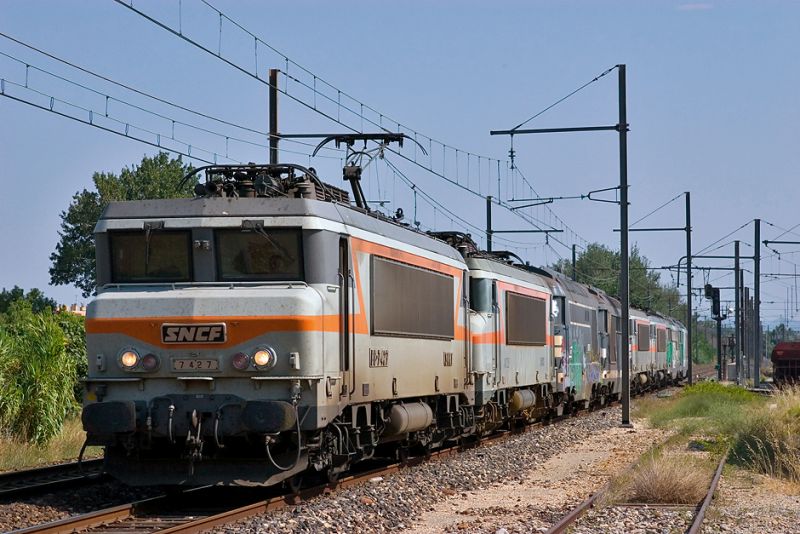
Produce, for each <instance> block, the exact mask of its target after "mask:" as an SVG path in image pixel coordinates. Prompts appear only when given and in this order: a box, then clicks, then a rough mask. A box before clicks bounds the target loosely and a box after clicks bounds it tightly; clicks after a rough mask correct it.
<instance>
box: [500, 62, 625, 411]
mask: <svg viewBox="0 0 800 534" xmlns="http://www.w3.org/2000/svg"><path fill="white" fill-rule="evenodd" d="M616 68H617V74H618V92H619V121H618V122H617V124H615V125H608V126H581V127H570V128H538V129H524V130H523V129H520V128H519V127H517V128H514V129H511V130H492V131H490V132H489V133H490V134H491V135H509V136H512V139H513V136H514V135H522V134H534V133H536V134H541V133H566V132H597V131H610V130H616V131H617V132H618V134H619V186H618V187H616V188H608V189H604V191H605V190H611V189H619V222H620V256H621V260H622V268H621V272H620V277H619V279H620V280H619V288H620V295H619V298H620V306H621V308H622V310H621V311H622V318H621V319H620V323H621V324H620V330H621V334H622V346H621V347H620V348H621V349H622V350H621V351H620V356H621V358H622V379H621V382H622V391H621V392H620V393H621V395H620V401H621V402H622V426H630V385H631V384H630V360H629V358H630V356H629V354H630V347H629V343H630V334H629V330H630V309H629V306H630V294H629V289H628V282H629V278H628V262H629V261H630V258H629V251H628V113H627V107H626V100H627V97H626V89H625V87H626V79H625V65H624V64H619V65H617V66H616ZM550 200H553V199H550ZM604 202H615V201H604ZM495 233H497V232H495Z"/></svg>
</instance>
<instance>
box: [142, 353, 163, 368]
mask: <svg viewBox="0 0 800 534" xmlns="http://www.w3.org/2000/svg"><path fill="white" fill-rule="evenodd" d="M158 364H159V361H158V356H156V355H155V354H147V355H145V356H144V357H143V358H142V368H143V369H144V370H145V371H155V370H156V369H158Z"/></svg>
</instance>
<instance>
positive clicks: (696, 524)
mask: <svg viewBox="0 0 800 534" xmlns="http://www.w3.org/2000/svg"><path fill="white" fill-rule="evenodd" d="M727 459H728V454H727V453H725V454H724V455H723V456H722V458H721V459H720V461H719V464H718V465H717V469H716V471H715V472H714V477H713V478H712V479H711V484H710V485H709V487H708V492H707V493H706V496H705V498H704V499H703V501H702V502H701V503H700V504H698V505H697V506H694V507H693V506H687V505H683V504H664V505H662V504H648V503H624V504H621V505H620V504H618V505H615V506H625V507H631V508H633V507H640V508H644V507H648V508H658V509H674V510H694V516H693V518H692V522H691V524H690V525H689V528H688V529H686V534H698V533H699V532H700V529H701V528H702V526H703V520H704V519H705V516H706V512H707V511H708V507H709V506H710V504H711V501H712V500H713V498H714V493H715V492H716V491H717V485H718V484H719V479H720V477H721V476H722V468H723V467H724V466H725V462H726V461H727ZM632 467H633V466H632ZM609 487H610V482H609V483H608V484H606V485H605V486H603V488H602V489H600V490H599V491H597V492H595V493H593V494H591V495H590V496H589V497H588V498H587V499H585V500H584V501H582V502H581V503H580V504H578V506H576V507H575V508H573V509H572V510H570V511H569V512H568V513H566V514H565V515H564V516H563V517H561V519H559V520H558V522H556V523H555V524H554V525H553V526H552V527H550V529H549V530H547V533H546V534H560V533H562V532H567V530H568V529H569V528H570V527H572V526H574V524H575V523H576V521H578V519H579V518H580V517H581V516H583V514H585V513H586V512H587V511H589V510H590V509H591V508H592V507H593V506H594V505H595V503H596V502H597V501H598V500H599V499H601V498H602V497H603V496H604V495H605V494H606V492H607V491H608V489H609Z"/></svg>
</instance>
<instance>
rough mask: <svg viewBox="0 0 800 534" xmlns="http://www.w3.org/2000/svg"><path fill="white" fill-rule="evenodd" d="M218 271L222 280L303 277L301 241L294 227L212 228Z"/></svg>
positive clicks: (266, 279) (291, 278)
mask: <svg viewBox="0 0 800 534" xmlns="http://www.w3.org/2000/svg"><path fill="white" fill-rule="evenodd" d="M215 240H216V247H215V248H216V253H217V272H218V273H219V278H220V280H222V281H225V282H236V281H260V280H264V281H271V280H275V281H281V280H287V281H292V280H303V278H304V276H303V245H302V239H301V234H300V230H299V229H297V228H260V227H259V228H255V229H252V230H240V229H235V230H217V231H216V232H215Z"/></svg>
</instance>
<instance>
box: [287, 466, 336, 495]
mask: <svg viewBox="0 0 800 534" xmlns="http://www.w3.org/2000/svg"><path fill="white" fill-rule="evenodd" d="M325 474H326V476H327V478H328V482H330V483H331V484H333V483H335V482H338V481H339V475H341V474H342V472H341V471H334V470H333V469H328V471H327V472H326V473H325ZM295 493H296V492H295Z"/></svg>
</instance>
